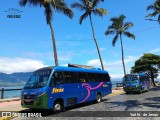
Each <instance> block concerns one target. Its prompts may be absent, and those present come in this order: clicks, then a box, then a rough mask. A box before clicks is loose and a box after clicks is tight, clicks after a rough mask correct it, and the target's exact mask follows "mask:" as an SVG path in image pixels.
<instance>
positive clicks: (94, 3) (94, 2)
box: [93, 0, 104, 8]
mask: <svg viewBox="0 0 160 120" xmlns="http://www.w3.org/2000/svg"><path fill="white" fill-rule="evenodd" d="M100 2H104V0H94V1H93V8H94V7H96V6H98V4H99V3H100Z"/></svg>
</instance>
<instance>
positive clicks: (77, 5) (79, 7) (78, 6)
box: [71, 2, 85, 11]
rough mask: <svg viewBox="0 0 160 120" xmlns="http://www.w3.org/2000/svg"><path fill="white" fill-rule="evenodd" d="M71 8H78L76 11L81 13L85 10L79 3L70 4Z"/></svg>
mask: <svg viewBox="0 0 160 120" xmlns="http://www.w3.org/2000/svg"><path fill="white" fill-rule="evenodd" d="M71 7H72V8H78V9H80V10H81V11H83V10H85V6H83V5H82V4H80V3H78V2H75V3H72V4H71Z"/></svg>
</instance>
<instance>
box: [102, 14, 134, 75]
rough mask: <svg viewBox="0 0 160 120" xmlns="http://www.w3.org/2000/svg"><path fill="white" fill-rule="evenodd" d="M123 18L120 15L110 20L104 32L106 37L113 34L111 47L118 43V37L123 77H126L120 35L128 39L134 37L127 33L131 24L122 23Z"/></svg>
mask: <svg viewBox="0 0 160 120" xmlns="http://www.w3.org/2000/svg"><path fill="white" fill-rule="evenodd" d="M125 18H126V17H125V16H124V15H120V16H119V17H113V18H111V19H110V21H111V22H112V24H111V25H110V26H109V27H108V29H107V30H106V31H105V35H106V36H108V35H113V34H115V36H114V38H113V40H112V45H113V47H114V46H115V44H116V42H117V41H118V38H119V37H120V41H121V51H122V64H123V70H124V75H126V69H125V63H124V50H123V41H122V35H124V36H126V37H128V38H132V39H135V36H134V35H133V34H132V33H130V32H128V31H127V30H128V29H129V28H131V27H133V23H131V22H126V23H124V19H125Z"/></svg>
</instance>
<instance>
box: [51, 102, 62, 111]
mask: <svg viewBox="0 0 160 120" xmlns="http://www.w3.org/2000/svg"><path fill="white" fill-rule="evenodd" d="M62 110H63V105H62V103H60V102H58V101H56V102H55V103H54V105H53V113H59V112H61V111H62Z"/></svg>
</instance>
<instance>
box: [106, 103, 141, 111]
mask: <svg viewBox="0 0 160 120" xmlns="http://www.w3.org/2000/svg"><path fill="white" fill-rule="evenodd" d="M105 103H107V104H108V103H109V104H111V106H112V107H109V108H117V107H120V106H121V107H125V109H124V110H125V111H127V110H130V109H133V108H137V107H138V108H142V107H141V106H139V105H141V104H140V103H139V102H138V101H137V100H127V101H116V102H105Z"/></svg>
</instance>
